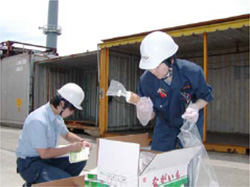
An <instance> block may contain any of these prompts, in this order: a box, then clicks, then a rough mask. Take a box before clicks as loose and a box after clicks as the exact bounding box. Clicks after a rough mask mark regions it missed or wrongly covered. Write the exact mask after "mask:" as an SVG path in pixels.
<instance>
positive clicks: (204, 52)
mask: <svg viewBox="0 0 250 187" xmlns="http://www.w3.org/2000/svg"><path fill="white" fill-rule="evenodd" d="M203 71H204V75H205V80H206V81H207V33H206V32H204V33H203ZM203 127H204V128H203V142H206V141H207V107H205V108H204V126H203Z"/></svg>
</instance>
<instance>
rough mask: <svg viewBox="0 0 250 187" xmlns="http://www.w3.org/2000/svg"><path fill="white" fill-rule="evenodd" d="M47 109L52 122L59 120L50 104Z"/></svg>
mask: <svg viewBox="0 0 250 187" xmlns="http://www.w3.org/2000/svg"><path fill="white" fill-rule="evenodd" d="M46 108H47V111H48V115H49V119H50V121H54V120H55V119H56V118H57V116H58V115H55V114H54V112H53V111H52V108H51V106H50V103H49V102H48V103H47V104H46Z"/></svg>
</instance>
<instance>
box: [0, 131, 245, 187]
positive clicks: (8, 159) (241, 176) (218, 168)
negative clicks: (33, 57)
mask: <svg viewBox="0 0 250 187" xmlns="http://www.w3.org/2000/svg"><path fill="white" fill-rule="evenodd" d="M0 131H1V142H0V143H1V149H0V159H1V167H0V172H1V183H0V186H3V187H5V186H6V187H9V186H19V187H20V186H22V184H23V183H24V181H23V179H22V178H21V177H20V176H19V174H17V173H16V156H15V149H16V146H17V141H18V137H19V134H20V132H21V129H16V128H10V127H0ZM78 135H80V136H81V137H83V138H85V139H86V140H88V141H90V142H92V144H93V149H92V151H91V153H90V158H89V161H88V164H87V166H86V167H85V169H84V170H86V171H89V170H91V169H94V168H95V167H96V140H95V138H94V137H91V136H87V135H84V134H78ZM59 144H61V145H63V144H66V141H65V140H63V139H60V141H59ZM208 155H209V157H210V161H211V164H212V166H213V168H214V171H215V174H216V175H217V178H218V181H219V184H220V186H249V185H250V184H249V170H250V168H249V156H248V155H240V154H232V153H218V152H208Z"/></svg>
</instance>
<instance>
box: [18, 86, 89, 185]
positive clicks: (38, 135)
mask: <svg viewBox="0 0 250 187" xmlns="http://www.w3.org/2000/svg"><path fill="white" fill-rule="evenodd" d="M83 99H84V92H83V90H82V89H81V88H80V87H79V86H78V85H76V84H74V83H68V84H65V85H64V86H63V87H61V88H60V89H59V90H58V91H57V94H56V95H55V96H54V97H53V98H52V99H51V100H50V102H48V103H47V104H45V105H43V106H41V107H40V108H38V109H36V110H35V111H33V112H32V113H30V114H29V115H28V117H27V118H26V120H25V121H24V126H23V130H22V132H21V135H20V137H19V142H18V147H17V150H16V155H17V171H18V172H19V174H20V175H21V176H22V178H23V179H24V180H25V181H26V185H27V184H28V185H27V186H29V185H31V184H35V183H40V182H48V181H53V180H57V179H62V178H68V177H71V176H78V175H79V174H80V173H81V171H82V170H83V168H84V166H85V165H86V161H82V162H78V163H69V158H68V157H60V156H62V155H64V154H66V153H69V152H71V151H80V150H81V149H82V148H84V147H90V148H91V143H89V142H87V141H84V140H83V139H82V138H81V137H79V136H77V135H76V134H74V133H72V132H69V131H68V129H67V127H66V125H65V123H64V121H63V118H66V117H69V116H71V115H72V114H73V113H74V110H75V109H78V110H82V107H81V103H82V101H83ZM60 135H61V136H62V137H63V138H64V139H66V140H67V141H68V142H70V143H71V144H69V145H67V146H65V147H61V148H57V147H56V146H57V141H58V138H59V136H60ZM57 157H59V158H57Z"/></svg>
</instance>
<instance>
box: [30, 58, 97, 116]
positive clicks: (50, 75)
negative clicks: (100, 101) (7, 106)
mask: <svg viewBox="0 0 250 187" xmlns="http://www.w3.org/2000/svg"><path fill="white" fill-rule="evenodd" d="M68 82H74V83H76V84H78V85H79V86H80V87H82V88H83V90H84V92H85V99H84V102H83V104H82V107H83V111H76V112H75V113H74V115H73V116H72V117H70V118H69V119H74V120H84V119H88V120H93V121H95V120H96V106H97V99H96V98H97V70H96V69H94V70H86V71H85V70H84V69H81V67H79V68H74V67H70V66H68V67H63V66H60V65H55V64H54V65H53V63H52V62H51V65H50V64H49V63H48V64H39V63H38V64H36V65H35V84H34V96H35V98H34V107H35V108H38V107H39V106H41V105H43V104H45V103H46V102H48V101H49V100H50V98H51V97H52V96H54V95H55V94H56V91H57V89H59V88H60V87H61V86H63V85H64V84H66V83H68Z"/></svg>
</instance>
